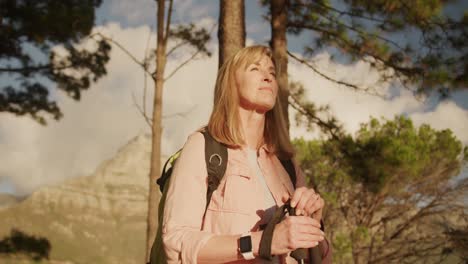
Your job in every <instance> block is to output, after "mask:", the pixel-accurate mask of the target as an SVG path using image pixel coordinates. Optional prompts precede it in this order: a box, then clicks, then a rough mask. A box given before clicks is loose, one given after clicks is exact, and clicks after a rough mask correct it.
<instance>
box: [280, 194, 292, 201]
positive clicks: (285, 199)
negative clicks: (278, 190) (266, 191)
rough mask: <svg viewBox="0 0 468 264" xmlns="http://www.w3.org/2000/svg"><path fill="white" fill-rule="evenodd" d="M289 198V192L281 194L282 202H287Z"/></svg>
mask: <svg viewBox="0 0 468 264" xmlns="http://www.w3.org/2000/svg"><path fill="white" fill-rule="evenodd" d="M289 198H291V197H290V196H289V193H287V192H285V193H283V195H282V196H281V201H283V203H285V202H287V201H288V200H289Z"/></svg>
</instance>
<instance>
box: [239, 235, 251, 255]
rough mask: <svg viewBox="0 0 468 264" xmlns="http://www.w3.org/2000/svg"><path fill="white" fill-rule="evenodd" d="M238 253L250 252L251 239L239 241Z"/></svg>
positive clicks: (242, 238) (246, 238)
mask: <svg viewBox="0 0 468 264" xmlns="http://www.w3.org/2000/svg"><path fill="white" fill-rule="evenodd" d="M239 247H240V252H241V253H245V252H251V251H252V238H251V237H250V236H245V237H241V238H240V241H239Z"/></svg>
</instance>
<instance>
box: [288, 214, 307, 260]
mask: <svg viewBox="0 0 468 264" xmlns="http://www.w3.org/2000/svg"><path fill="white" fill-rule="evenodd" d="M288 210H289V215H290V216H295V215H296V208H293V207H291V206H288ZM307 253H308V251H307V249H306V248H298V249H296V250H294V251H293V252H291V257H293V258H294V259H295V260H296V261H297V262H298V263H300V264H304V263H305V259H306V258H307Z"/></svg>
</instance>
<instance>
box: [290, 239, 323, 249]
mask: <svg viewBox="0 0 468 264" xmlns="http://www.w3.org/2000/svg"><path fill="white" fill-rule="evenodd" d="M317 245H318V241H299V240H298V241H294V242H293V244H292V246H291V247H290V250H296V249H298V248H312V247H316V246H317Z"/></svg>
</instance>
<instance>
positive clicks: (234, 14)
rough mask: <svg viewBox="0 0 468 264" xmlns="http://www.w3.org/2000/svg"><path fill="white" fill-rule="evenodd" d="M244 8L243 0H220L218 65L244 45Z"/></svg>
mask: <svg viewBox="0 0 468 264" xmlns="http://www.w3.org/2000/svg"><path fill="white" fill-rule="evenodd" d="M244 9H245V8H244V0H220V10H219V28H218V39H219V67H221V65H222V64H223V63H224V61H225V60H226V59H227V58H229V57H231V56H232V55H234V54H235V53H236V52H237V51H238V50H240V49H242V48H243V47H245V10H244Z"/></svg>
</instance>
